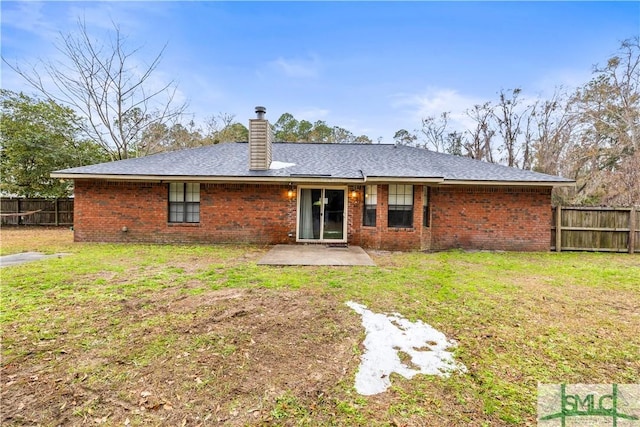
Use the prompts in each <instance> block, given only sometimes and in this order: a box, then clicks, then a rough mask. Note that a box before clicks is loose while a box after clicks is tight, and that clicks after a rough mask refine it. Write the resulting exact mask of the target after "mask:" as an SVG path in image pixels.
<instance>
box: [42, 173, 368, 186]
mask: <svg viewBox="0 0 640 427" xmlns="http://www.w3.org/2000/svg"><path fill="white" fill-rule="evenodd" d="M51 177H52V178H58V179H98V180H106V181H138V182H201V183H207V182H219V183H228V182H233V183H238V182H246V183H256V184H273V183H276V184H282V183H287V184H288V183H307V182H310V183H311V182H332V183H354V184H358V183H363V182H364V179H363V178H361V177H358V178H348V177H332V176H313V175H299V176H210V175H120V174H90V173H61V172H53V173H51Z"/></svg>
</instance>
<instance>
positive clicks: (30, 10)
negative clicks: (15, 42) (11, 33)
mask: <svg viewBox="0 0 640 427" xmlns="http://www.w3.org/2000/svg"><path fill="white" fill-rule="evenodd" d="M9 6H13V7H9ZM44 7H45V4H44V3H43V2H28V1H20V2H11V3H8V4H7V3H5V6H3V7H2V26H3V27H5V28H14V29H18V30H22V31H27V32H29V33H32V34H35V35H38V36H39V37H41V38H43V39H47V38H51V37H55V36H56V35H57V34H58V30H57V29H56V27H55V25H54V24H53V22H52V21H51V20H50V19H48V17H47V16H45V13H44V12H43V9H44Z"/></svg>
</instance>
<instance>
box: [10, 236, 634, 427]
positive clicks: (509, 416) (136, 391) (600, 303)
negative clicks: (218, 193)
mask: <svg viewBox="0 0 640 427" xmlns="http://www.w3.org/2000/svg"><path fill="white" fill-rule="evenodd" d="M71 240H72V237H71V232H70V231H68V230H46V229H42V230H38V229H36V230H33V229H24V230H20V229H11V228H8V229H3V230H2V249H1V251H2V254H3V255H4V254H8V253H15V252H21V251H27V250H40V251H43V252H47V253H56V252H67V253H70V254H71V255H69V256H65V257H62V258H50V259H47V260H44V261H40V262H34V263H31V264H24V265H21V266H15V267H7V268H3V269H2V270H0V272H1V275H2V277H1V279H2V312H1V314H0V316H1V317H0V323H1V326H2V343H3V345H2V378H1V381H2V402H3V403H2V406H3V409H2V415H1V416H2V420H1V422H2V424H3V425H23V424H29V425H32V424H42V425H58V424H80V423H83V422H88V423H92V424H93V423H102V424H105V425H123V424H126V425H158V424H166V425H198V424H203V423H204V424H205V425H206V424H221V425H310V426H311V425H313V426H315V425H327V426H329V425H337V426H339V425H361V426H369V425H381V426H385V425H387V426H391V425H397V426H400V425H402V426H404V425H407V426H414V425H415V426H420V425H460V426H463V425H464V426H467V425H477V426H481V425H535V423H536V421H535V420H536V414H535V408H536V387H537V384H538V383H539V382H541V383H561V382H564V383H621V384H622V383H637V382H639V381H640V377H639V373H640V326H639V325H640V255H628V254H592V253H560V254H556V253H489V252H474V253H467V252H458V251H454V252H443V253H434V254H425V253H381V252H380V253H376V252H373V253H371V255H372V258H373V259H374V261H375V262H376V263H377V267H266V266H257V265H256V261H257V260H258V259H259V258H260V256H261V255H262V254H264V253H265V252H266V251H267V250H268V248H262V247H254V246H187V245H185V246H160V245H110V244H79V243H72V241H71ZM347 300H354V301H356V302H359V303H363V304H366V305H367V306H368V307H369V308H370V309H372V310H374V311H380V312H399V313H401V314H402V315H404V316H405V317H407V318H409V319H410V320H416V319H421V320H423V321H424V322H426V323H429V324H430V325H432V326H433V327H435V328H436V329H438V330H440V331H442V332H444V333H445V334H446V335H447V336H448V337H449V338H452V339H455V340H456V341H457V342H458V347H457V349H456V356H457V358H458V360H460V361H461V362H462V363H464V364H465V365H466V366H467V368H468V372H467V373H465V374H454V375H452V376H451V377H449V378H446V379H444V378H439V377H429V376H417V377H415V378H413V379H412V380H405V379H403V378H401V377H398V376H395V375H392V384H393V386H392V388H391V389H390V390H389V391H388V392H386V393H383V394H380V395H376V396H370V397H364V396H360V395H358V394H357V393H356V392H355V389H354V388H353V379H354V375H355V372H356V370H357V368H358V361H359V356H360V354H361V351H362V347H361V341H362V338H363V337H364V331H363V329H362V328H361V326H360V318H359V316H358V315H357V314H355V313H354V312H352V311H351V310H350V309H349V308H348V307H346V306H345V305H344V302H345V301H347Z"/></svg>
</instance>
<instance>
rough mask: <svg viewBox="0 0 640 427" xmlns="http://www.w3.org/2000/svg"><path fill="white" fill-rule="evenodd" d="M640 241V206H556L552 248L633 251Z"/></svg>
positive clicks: (552, 228)
mask: <svg viewBox="0 0 640 427" xmlns="http://www.w3.org/2000/svg"><path fill="white" fill-rule="evenodd" d="M639 244H640V208H637V207H630V208H614V207H569V206H561V207H555V208H553V224H552V227H551V249H552V250H555V251H558V252H560V251H595V252H629V253H634V252H636V251H638V252H640V250H638V245H639Z"/></svg>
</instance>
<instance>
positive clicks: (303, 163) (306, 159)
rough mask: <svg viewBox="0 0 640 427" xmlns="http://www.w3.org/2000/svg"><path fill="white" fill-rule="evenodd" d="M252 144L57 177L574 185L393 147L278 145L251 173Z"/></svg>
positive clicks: (73, 171)
mask: <svg viewBox="0 0 640 427" xmlns="http://www.w3.org/2000/svg"><path fill="white" fill-rule="evenodd" d="M248 151H249V145H248V144H247V143H224V144H217V145H211V146H205V147H199V148H192V149H186V150H180V151H173V152H168V153H161V154H155V155H151V156H146V157H140V158H136V159H127V160H120V161H115V162H109V163H100V164H96V165H91V166H82V167H77V168H71V169H64V170H59V171H55V172H54V173H52V174H51V176H52V177H54V178H66V179H80V178H98V179H119V180H158V179H159V180H190V181H200V182H210V181H226V182H229V181H236V182H245V181H253V182H278V181H281V182H308V181H329V182H344V183H358V182H376V181H379V182H381V181H409V180H410V181H413V182H441V183H477V184H481V183H492V184H520V185H547V186H549V185H568V184H572V183H573V182H574V181H572V180H569V179H566V178H562V177H559V176H553V175H546V174H541V173H536V172H532V171H527V170H522V169H516V168H511V167H507V166H502V165H496V164H493V163H487V162H482V161H478V160H473V159H469V158H466V157H460V156H453V155H450V154H443V153H436V152H433V151H429V150H425V149H422V148H414V147H406V146H396V145H388V144H314V143H274V144H273V162H272V163H271V168H270V169H268V170H262V171H255V170H249V164H248Z"/></svg>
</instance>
